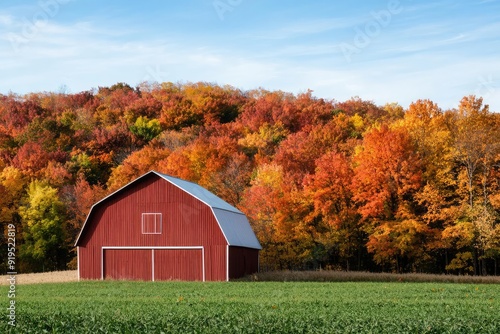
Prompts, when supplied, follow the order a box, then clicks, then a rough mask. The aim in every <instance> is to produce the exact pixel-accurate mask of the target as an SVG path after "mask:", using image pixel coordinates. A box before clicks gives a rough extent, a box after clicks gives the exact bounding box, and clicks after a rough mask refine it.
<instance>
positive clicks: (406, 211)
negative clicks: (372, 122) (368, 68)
mask: <svg viewBox="0 0 500 334" xmlns="http://www.w3.org/2000/svg"><path fill="white" fill-rule="evenodd" d="M354 163H355V168H354V177H353V182H352V191H353V195H354V196H353V199H354V201H356V202H357V204H358V205H359V213H360V214H361V216H362V218H363V219H364V221H365V227H364V229H365V231H366V232H367V233H369V235H370V236H369V242H368V244H367V245H368V250H369V251H370V252H372V253H374V254H375V260H376V261H377V262H378V263H384V262H389V263H392V264H393V265H395V269H396V270H399V269H400V268H399V257H405V256H407V255H408V253H405V252H404V250H403V247H402V246H403V245H402V244H397V243H394V242H393V240H389V241H390V242H388V241H387V240H385V239H383V238H380V236H383V235H388V236H389V237H392V235H391V233H388V232H387V231H388V230H401V228H402V227H401V226H398V225H401V224H406V225H407V224H409V223H410V222H413V221H414V218H415V213H414V198H413V196H414V194H415V192H416V191H417V190H418V189H419V187H420V186H421V180H422V172H421V170H420V165H421V162H420V158H419V157H418V155H417V154H415V148H414V144H413V143H412V141H411V138H410V136H409V135H408V133H407V132H406V130H405V129H404V128H393V129H391V128H389V127H388V126H386V125H383V126H381V127H380V128H373V129H372V130H371V131H370V132H369V133H367V134H366V135H365V137H364V140H363V145H362V146H361V147H360V148H359V150H358V153H357V154H356V156H355V157H354ZM415 223H417V224H419V223H418V222H415ZM403 230H404V229H403ZM415 230H416V231H424V232H425V229H424V228H423V227H422V228H420V227H419V228H416V229H415ZM388 244H389V245H392V246H391V247H388V246H387V245H388ZM410 259H413V258H410Z"/></svg>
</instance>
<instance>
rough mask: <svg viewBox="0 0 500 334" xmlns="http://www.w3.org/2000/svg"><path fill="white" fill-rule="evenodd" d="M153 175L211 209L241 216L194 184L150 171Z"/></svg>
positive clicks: (234, 209) (225, 203) (230, 206)
mask: <svg viewBox="0 0 500 334" xmlns="http://www.w3.org/2000/svg"><path fill="white" fill-rule="evenodd" d="M152 172H153V173H155V174H157V175H158V176H160V177H162V178H163V179H165V180H167V181H169V182H170V183H172V184H174V185H175V186H177V187H179V188H180V189H182V190H184V191H185V192H187V193H188V194H191V195H192V196H194V197H196V198H197V199H199V200H200V201H202V202H203V203H205V204H206V205H208V206H210V207H212V208H218V209H223V210H227V211H231V212H236V213H239V214H243V212H241V211H240V210H238V209H236V208H235V207H234V206H232V205H231V204H229V203H227V202H226V201H224V200H222V199H221V198H219V197H217V196H216V195H214V194H213V193H211V192H210V191H208V190H207V189H205V188H203V187H201V186H199V185H197V184H196V183H193V182H189V181H185V180H181V179H178V178H176V177H173V176H170V175H166V174H162V173H158V172H155V171H152Z"/></svg>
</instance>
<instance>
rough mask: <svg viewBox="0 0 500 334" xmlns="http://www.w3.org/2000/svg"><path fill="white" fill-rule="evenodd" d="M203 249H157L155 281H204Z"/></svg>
mask: <svg viewBox="0 0 500 334" xmlns="http://www.w3.org/2000/svg"><path fill="white" fill-rule="evenodd" d="M202 252H203V250H202V249H155V250H154V255H153V256H154V276H155V281H160V280H162V281H164V280H182V281H203V259H202V257H203V253H202Z"/></svg>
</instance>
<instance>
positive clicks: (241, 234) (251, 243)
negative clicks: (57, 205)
mask: <svg viewBox="0 0 500 334" xmlns="http://www.w3.org/2000/svg"><path fill="white" fill-rule="evenodd" d="M150 174H155V175H157V176H159V177H160V178H162V179H164V180H165V181H167V182H169V183H171V184H173V185H174V186H176V187H178V188H179V189H181V190H183V191H185V192H186V193H188V194H190V195H191V196H193V197H195V198H196V199H198V200H199V201H201V202H203V203H204V204H206V205H207V206H209V207H210V208H211V209H212V212H213V214H214V216H215V218H216V220H217V222H218V223H219V226H220V228H221V231H222V233H223V234H224V237H225V238H226V241H227V242H228V244H229V246H239V247H248V248H254V249H262V247H261V245H260V243H259V241H258V240H257V237H256V236H255V233H254V232H253V230H252V228H251V226H250V223H249V221H248V219H247V217H246V216H245V214H243V212H241V211H240V210H238V209H237V208H235V207H234V206H232V205H231V204H229V203H227V202H226V201H224V200H223V199H221V198H220V197H217V196H216V195H214V194H213V193H211V192H210V191H208V190H207V189H205V188H203V187H201V186H199V185H197V184H196V183H193V182H189V181H185V180H182V179H179V178H176V177H173V176H170V175H166V174H162V173H159V172H156V171H150V172H148V173H146V174H144V175H142V176H140V177H139V178H137V179H135V180H133V181H132V182H130V183H128V184H127V185H125V186H123V187H122V188H120V189H118V190H117V191H115V192H114V193H112V194H110V195H108V196H106V197H105V198H103V199H101V200H100V201H99V202H97V203H95V204H94V205H92V208H91V209H90V212H89V214H88V216H87V219H86V220H85V223H84V224H83V227H82V230H81V231H80V234H79V236H78V238H77V240H76V242H75V246H78V242H79V241H80V238H81V237H82V235H83V234H84V231H85V227H86V226H87V223H88V220H89V217H91V215H92V212H93V211H94V209H95V208H96V207H97V206H99V205H100V204H102V203H103V202H104V201H106V200H107V199H108V198H110V197H112V196H114V195H115V194H117V193H118V192H121V191H122V190H123V189H125V188H128V187H130V186H131V185H132V184H135V183H137V182H139V181H140V180H141V179H142V178H144V177H146V176H147V175H150Z"/></svg>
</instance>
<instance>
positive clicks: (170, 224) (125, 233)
mask: <svg viewBox="0 0 500 334" xmlns="http://www.w3.org/2000/svg"><path fill="white" fill-rule="evenodd" d="M142 213H161V214H162V233H161V234H143V233H142ZM87 225H88V226H87V227H86V228H85V235H82V236H81V237H80V241H79V246H80V256H81V259H80V277H81V278H82V279H100V278H101V249H102V247H151V248H154V247H165V246H183V247H198V246H203V247H205V273H206V280H225V279H226V260H225V248H226V245H227V242H226V240H225V238H224V236H223V234H222V232H221V230H220V227H219V225H218V223H217V221H216V220H215V218H214V216H213V214H212V211H211V209H210V207H208V206H207V205H205V204H204V203H202V202H200V201H199V200H197V199H196V198H194V197H193V196H191V195H189V194H187V193H186V192H185V191H183V190H181V189H179V188H177V187H176V186H174V185H172V184H171V183H170V182H168V181H166V180H164V179H162V178H160V177H159V176H157V175H154V174H151V175H147V176H145V177H143V178H142V179H141V180H139V181H138V182H137V183H134V184H131V185H130V186H128V187H126V188H124V189H122V190H121V191H120V192H118V193H115V194H114V195H113V196H111V197H110V198H108V199H106V200H105V201H103V202H101V203H100V204H99V205H98V206H97V207H95V208H94V209H93V210H92V213H91V216H90V217H89V218H88V221H87ZM149 252H151V250H149ZM175 261H181V260H180V259H179V260H175ZM141 268H142V267H141ZM140 270H143V269H140ZM144 270H145V272H144V274H143V275H142V274H141V275H140V277H147V276H148V275H149V277H151V272H150V271H149V272H148V271H147V269H144Z"/></svg>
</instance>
